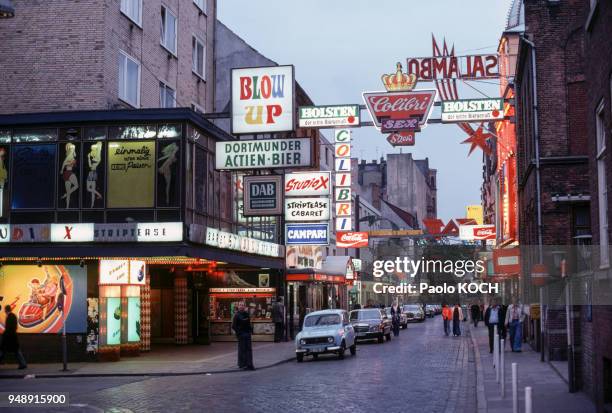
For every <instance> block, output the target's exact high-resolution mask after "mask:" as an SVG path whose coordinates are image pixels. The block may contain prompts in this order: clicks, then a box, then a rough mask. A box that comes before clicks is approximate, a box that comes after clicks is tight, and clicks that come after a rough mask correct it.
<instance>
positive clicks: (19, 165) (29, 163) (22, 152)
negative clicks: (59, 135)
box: [11, 144, 57, 222]
mask: <svg viewBox="0 0 612 413" xmlns="http://www.w3.org/2000/svg"><path fill="white" fill-rule="evenodd" d="M56 152H57V146H56V145H55V144H38V145H34V144H29V145H18V146H14V147H13V150H12V154H11V157H12V160H13V161H12V162H13V165H12V174H11V176H12V202H11V206H12V208H13V209H28V208H32V209H51V208H54V207H55V185H56V181H55V177H56V176H57V175H56V174H55V173H50V171H55V170H56V169H55V168H56V164H55V162H56V155H57V153H56ZM34 160H35V161H34ZM49 222H53V221H49Z"/></svg>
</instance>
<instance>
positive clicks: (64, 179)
mask: <svg viewBox="0 0 612 413" xmlns="http://www.w3.org/2000/svg"><path fill="white" fill-rule="evenodd" d="M58 149H59V162H60V163H59V176H58V175H57V174H56V175H55V176H58V183H57V197H58V198H57V207H58V208H65V209H70V208H78V207H79V205H80V199H81V197H80V191H81V185H80V179H81V171H82V167H81V158H80V156H81V144H80V143H79V142H62V143H60V145H59V148H58Z"/></svg>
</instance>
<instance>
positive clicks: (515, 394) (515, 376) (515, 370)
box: [512, 363, 518, 413]
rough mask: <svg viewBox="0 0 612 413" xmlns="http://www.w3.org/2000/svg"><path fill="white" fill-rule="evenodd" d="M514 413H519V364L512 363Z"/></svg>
mask: <svg viewBox="0 0 612 413" xmlns="http://www.w3.org/2000/svg"><path fill="white" fill-rule="evenodd" d="M512 413H518V364H516V363H512Z"/></svg>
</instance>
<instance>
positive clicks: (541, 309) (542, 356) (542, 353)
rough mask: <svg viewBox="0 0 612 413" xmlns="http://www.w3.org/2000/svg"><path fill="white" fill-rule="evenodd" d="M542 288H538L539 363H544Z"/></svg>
mask: <svg viewBox="0 0 612 413" xmlns="http://www.w3.org/2000/svg"><path fill="white" fill-rule="evenodd" d="M544 354H545V353H544V287H540V361H541V362H544V361H545V356H544Z"/></svg>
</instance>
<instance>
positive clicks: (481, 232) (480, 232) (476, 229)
mask: <svg viewBox="0 0 612 413" xmlns="http://www.w3.org/2000/svg"><path fill="white" fill-rule="evenodd" d="M459 238H461V239H462V240H466V241H474V240H487V239H495V225H459Z"/></svg>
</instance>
